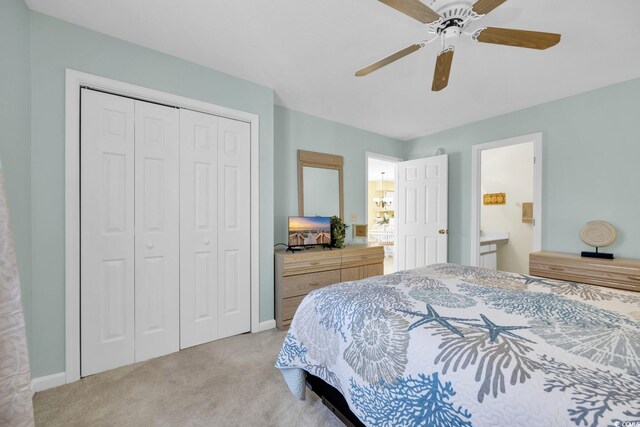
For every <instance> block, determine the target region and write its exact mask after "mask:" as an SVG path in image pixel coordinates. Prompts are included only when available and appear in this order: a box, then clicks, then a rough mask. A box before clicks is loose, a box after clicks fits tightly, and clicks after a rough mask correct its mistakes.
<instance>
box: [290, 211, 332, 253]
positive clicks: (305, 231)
mask: <svg viewBox="0 0 640 427" xmlns="http://www.w3.org/2000/svg"><path fill="white" fill-rule="evenodd" d="M330 244H331V218H329V217H326V216H290V217H289V246H315V245H330Z"/></svg>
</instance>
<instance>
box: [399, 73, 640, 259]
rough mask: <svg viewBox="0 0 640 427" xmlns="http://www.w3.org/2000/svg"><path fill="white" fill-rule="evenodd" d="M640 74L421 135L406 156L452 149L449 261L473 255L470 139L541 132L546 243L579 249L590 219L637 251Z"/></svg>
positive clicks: (623, 251) (622, 246)
mask: <svg viewBox="0 0 640 427" xmlns="http://www.w3.org/2000/svg"><path fill="white" fill-rule="evenodd" d="M639 123H640V79H638V80H632V81H629V82H625V83H621V84H617V85H614V86H609V87H606V88H603V89H599V90H595V91H592V92H588V93H584V94H581V95H577V96H573V97H570V98H565V99H561V100H559V101H554V102H550V103H547V104H542V105H539V106H536V107H533V108H528V109H526V110H522V111H517V112H514V113H510V114H505V115H502V116H499V117H495V118H492V119H488V120H484V121H481V122H477V123H473V124H470V125H466V126H462V127H458V128H455V129H451V130H448V131H445V132H441V133H438V134H434V135H430V136H427V137H422V138H418V139H416V140H414V141H411V142H409V143H408V144H407V145H406V153H405V154H406V156H407V158H408V159H415V158H419V157H425V156H427V155H430V154H431V153H432V152H433V150H434V148H435V147H442V148H443V149H444V150H445V152H446V153H448V154H449V162H450V163H449V261H451V262H456V263H464V264H467V263H469V260H470V253H469V252H470V244H471V243H470V242H471V237H470V229H471V214H470V209H471V207H470V206H471V201H470V197H471V196H470V192H471V146H472V145H475V144H481V143H485V142H490V141H494V140H499V139H504V138H509V137H513V136H518V135H525V134H530V133H535V132H542V133H543V160H544V162H543V180H544V181H543V206H542V215H543V228H542V247H543V250H550V251H561V252H572V253H577V252H579V251H580V250H585V249H587V247H586V246H584V245H583V244H582V242H581V241H580V240H579V238H578V232H579V230H580V228H581V227H582V225H583V224H584V223H585V222H587V221H589V220H593V219H602V220H606V221H609V222H611V223H612V224H613V225H615V226H616V227H617V229H618V231H619V236H618V241H617V242H616V243H615V244H614V245H613V246H611V247H609V248H607V249H608V250H611V251H612V252H614V253H615V254H616V255H617V256H619V257H633V258H640V221H638V219H640V166H639V165H640V125H639Z"/></svg>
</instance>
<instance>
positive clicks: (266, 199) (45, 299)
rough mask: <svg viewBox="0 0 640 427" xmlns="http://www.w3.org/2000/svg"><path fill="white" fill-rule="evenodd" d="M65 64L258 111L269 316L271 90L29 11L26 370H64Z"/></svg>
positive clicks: (269, 312)
mask: <svg viewBox="0 0 640 427" xmlns="http://www.w3.org/2000/svg"><path fill="white" fill-rule="evenodd" d="M66 68H71V69H74V70H78V71H82V72H87V73H91V74H96V75H100V76H104V77H108V78H111V79H115V80H120V81H124V82H127V83H132V84H136V85H140V86H144V87H148V88H152V89H157V90H161V91H165V92H169V93H173V94H177V95H182V96H186V97H189V98H194V99H199V100H203V101H206V102H210V103H213V104H218V105H224V106H226V107H230V108H234V109H238V110H241V111H247V112H251V113H256V114H258V115H259V116H260V164H261V165H260V230H261V232H260V254H261V255H260V269H261V277H260V319H261V320H268V319H273V253H272V246H273V197H274V196H273V90H272V89H270V88H266V87H263V86H259V85H257V84H254V83H250V82H248V81H245V80H240V79H238V78H235V77H232V76H229V75H227V74H223V73H220V72H217V71H214V70H211V69H208V68H205V67H201V66H198V65H195V64H192V63H189V62H186V61H183V60H180V59H177V58H174V57H171V56H168V55H164V54H161V53H159V52H156V51H152V50H149V49H146V48H143V47H141V46H137V45H134V44H131V43H127V42H124V41H122V40H119V39H115V38H112V37H108V36H106V35H103V34H100V33H97V32H94V31H90V30H87V29H84V28H81V27H78V26H75V25H72V24H69V23H66V22H63V21H60V20H57V19H54V18H51V17H48V16H45V15H42V14H39V13H31V75H32V78H31V89H32V91H31V94H32V96H31V106H32V119H31V132H32V134H31V136H32V141H31V168H32V169H31V170H32V173H31V191H32V194H33V199H32V216H31V221H32V232H33V241H32V251H33V266H32V273H33V300H32V310H33V315H32V324H33V327H32V328H31V329H32V330H31V335H32V343H33V345H32V347H31V362H32V375H33V376H34V377H39V376H42V375H48V374H52V373H56V372H61V371H63V370H64V369H65V362H64V360H65V359H64V342H65V340H64V295H65V292H64V188H65V181H64V114H65V113H64V98H65V69H66Z"/></svg>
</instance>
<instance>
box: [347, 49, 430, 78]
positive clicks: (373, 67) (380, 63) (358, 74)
mask: <svg viewBox="0 0 640 427" xmlns="http://www.w3.org/2000/svg"><path fill="white" fill-rule="evenodd" d="M422 46H423V45H422V44H419V43H416V44H412V45H411V46H409V47H405V48H404V49H402V50H401V51H398V52H396V53H394V54H393V55H389V56H387V57H386V58H384V59H381V60H380V61H378V62H375V63H373V64H371V65H369V66H368V67H364V68H363V69H362V70H358V71H357V72H356V77H363V76H366V75H367V74H371V73H373V72H374V71H376V70H379V69H380V68H382V67H384V66H385V65H389V64H391V63H392V62H395V61H397V60H398V59H401V58H404V57H405V56H407V55H409V54H410V53H413V52H415V51H416V50H418V49H420V48H421V47H422Z"/></svg>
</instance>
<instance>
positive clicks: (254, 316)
mask: <svg viewBox="0 0 640 427" xmlns="http://www.w3.org/2000/svg"><path fill="white" fill-rule="evenodd" d="M81 86H87V87H90V88H92V89H98V90H103V91H105V92H109V93H113V94H115V95H122V96H128V97H132V98H137V99H140V100H143V101H150V102H157V103H160V104H166V105H171V106H176V107H182V108H187V109H190V110H195V111H200V112H203V113H207V114H213V115H216V116H222V117H226V118H229V119H234V120H239V121H243V122H246V123H249V124H250V125H251V332H260V331H261V330H262V329H261V327H260V320H259V316H260V301H259V296H260V260H259V255H260V251H259V243H260V164H259V159H260V153H259V147H260V141H259V137H260V135H259V130H260V118H259V116H258V115H257V114H252V113H246V112H243V111H238V110H233V109H230V108H226V107H222V106H218V105H214V104H210V103H207V102H203V101H197V100H194V99H190V98H185V97H182V96H178V95H172V94H169V93H166V92H161V91H157V90H154V89H147V88H144V87H140V86H136V85H132V84H128V83H123V82H119V81H116V80H111V79H107V78H105V77H100V76H95V75H91V74H86V73H81V72H79V71H75V70H71V69H67V70H66V97H65V116H66V118H65V182H66V185H65V360H66V362H65V363H66V370H65V375H66V382H67V383H70V382H73V381H77V380H79V379H80V188H79V185H76V184H78V183H79V182H80V87H81ZM71 184H73V185H71ZM263 327H264V325H263Z"/></svg>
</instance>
